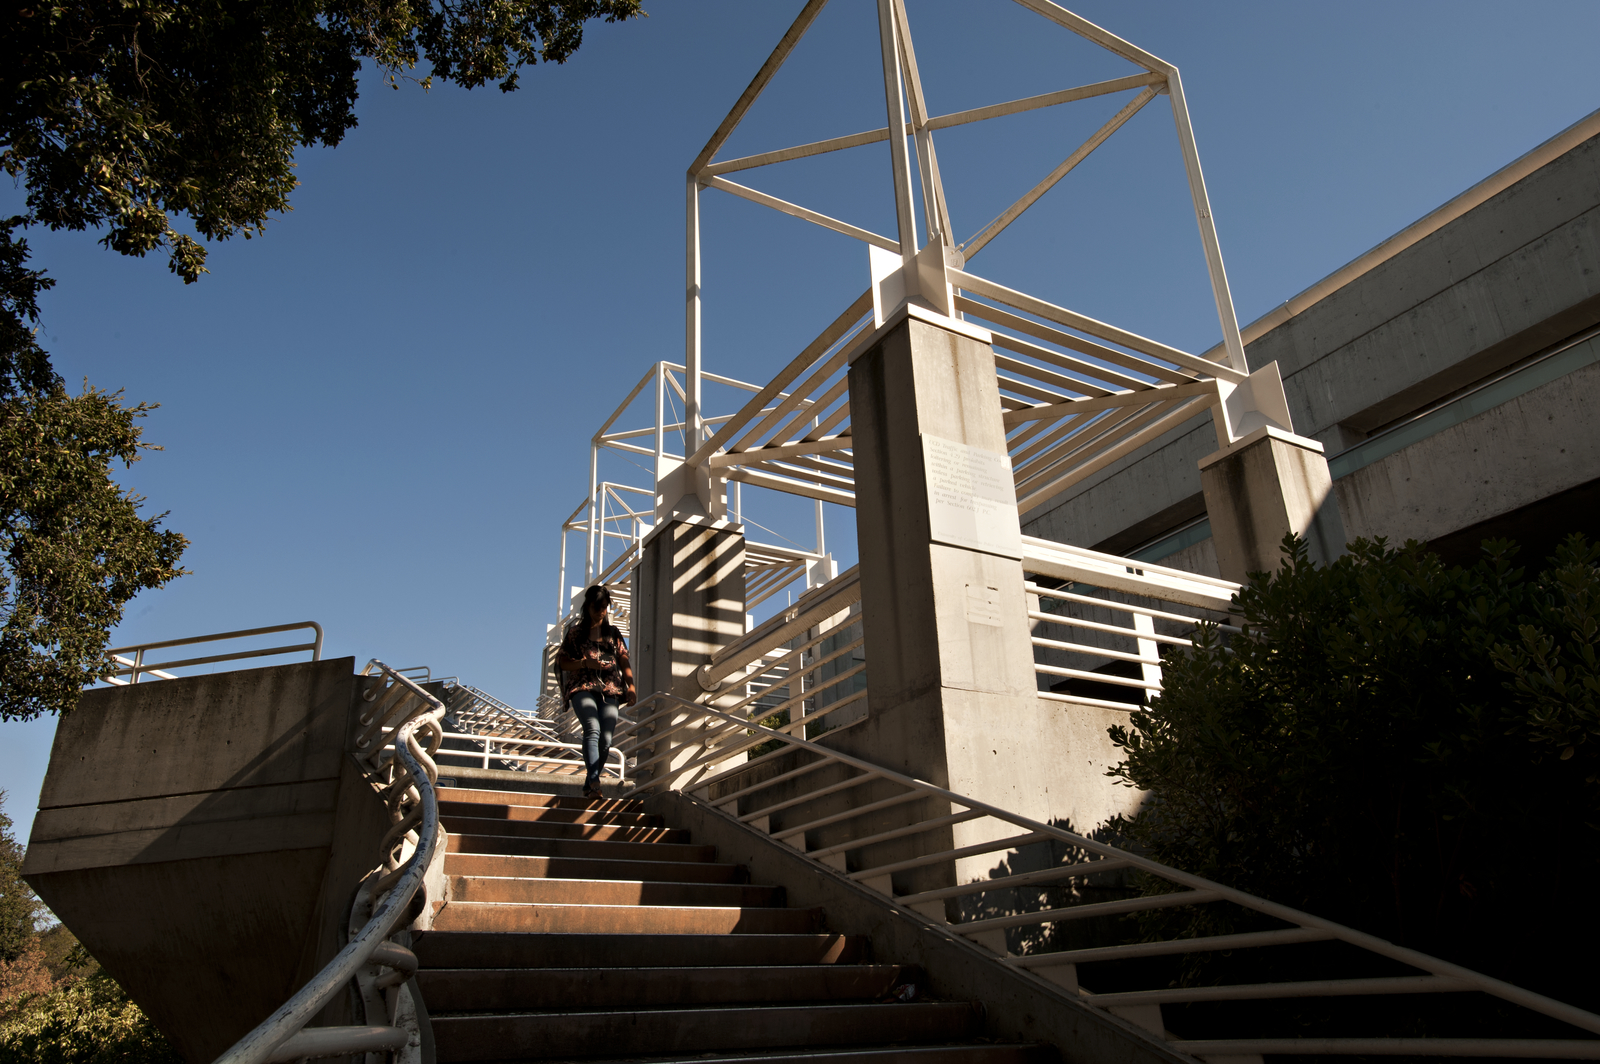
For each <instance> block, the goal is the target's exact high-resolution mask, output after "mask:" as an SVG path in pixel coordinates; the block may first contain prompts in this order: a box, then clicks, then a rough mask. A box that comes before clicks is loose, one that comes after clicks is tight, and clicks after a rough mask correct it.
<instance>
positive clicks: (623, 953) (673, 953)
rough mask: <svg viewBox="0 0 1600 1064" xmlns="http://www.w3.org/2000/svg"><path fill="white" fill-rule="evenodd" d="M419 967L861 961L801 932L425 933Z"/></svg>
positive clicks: (844, 944) (839, 942)
mask: <svg viewBox="0 0 1600 1064" xmlns="http://www.w3.org/2000/svg"><path fill="white" fill-rule="evenodd" d="M414 948H415V951H416V954H417V959H418V960H419V961H420V962H421V963H422V966H423V967H424V968H704V967H714V966H752V965H801V964H864V963H866V962H867V961H868V959H869V958H870V950H869V946H868V942H867V940H866V939H863V938H852V937H849V936H847V935H836V934H830V933H823V934H809V935H570V934H565V935H564V934H553V935H552V934H527V933H523V934H503V933H502V934H496V933H493V932H465V931H453V932H448V931H443V930H434V931H427V932H424V933H423V934H421V935H420V936H418V939H417V943H416V946H415V947H414Z"/></svg>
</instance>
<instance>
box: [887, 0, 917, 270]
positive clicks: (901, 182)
mask: <svg viewBox="0 0 1600 1064" xmlns="http://www.w3.org/2000/svg"><path fill="white" fill-rule="evenodd" d="M878 44H879V48H880V50H881V51H882V53H883V95H884V102H885V104H886V105H887V108H888V112H889V120H888V128H889V129H891V130H903V129H905V128H906V106H905V98H904V95H903V92H904V84H903V80H902V77H901V71H900V43H899V34H897V33H896V32H895V17H894V0H878ZM889 159H890V163H891V165H892V166H893V168H894V216H895V222H896V228H897V231H898V234H899V237H900V247H899V249H898V250H899V252H900V261H901V262H902V263H904V265H905V270H906V278H907V280H908V281H909V280H910V279H911V277H913V276H914V271H915V269H916V266H915V262H916V257H917V226H916V222H915V220H914V216H913V214H912V210H911V159H910V156H909V154H908V153H907V152H906V138H905V136H904V134H896V135H894V136H891V137H890V138H889Z"/></svg>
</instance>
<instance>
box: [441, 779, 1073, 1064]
mask: <svg viewBox="0 0 1600 1064" xmlns="http://www.w3.org/2000/svg"><path fill="white" fill-rule="evenodd" d="M547 789H548V790H549V791H557V790H565V791H569V792H570V791H575V790H576V788H574V787H570V786H568V787H558V786H555V785H550V786H549V787H548V788H547ZM642 804H643V803H641V802H637V801H617V800H612V799H586V798H580V797H574V796H566V795H563V794H558V793H527V792H521V791H484V790H465V789H455V788H443V789H441V791H440V803H439V808H440V814H441V817H442V820H443V823H444V826H445V829H446V830H447V831H448V832H449V836H450V841H449V852H448V854H447V856H446V858H445V872H446V874H447V875H448V876H449V877H450V879H451V891H452V894H451V901H450V902H449V903H448V904H447V905H445V906H444V908H443V909H442V910H440V912H439V913H438V916H437V919H436V921H435V924H434V929H433V930H432V931H429V932H427V933H425V934H423V935H421V936H420V937H419V940H418V943H417V947H416V952H417V954H418V957H419V958H420V960H421V963H422V970H421V971H420V972H419V973H418V975H417V981H418V986H419V988H420V989H421V992H422V999H423V1002H424V1004H425V1005H426V1007H427V1009H428V1011H429V1013H430V1015H431V1017H432V1023H433V1032H434V1041H435V1045H436V1047H437V1054H438V1060H439V1062H440V1064H453V1062H460V1061H485V1062H487V1061H509V1060H576V1059H583V1060H594V1061H603V1060H611V1059H624V1058H626V1059H632V1060H637V1059H639V1058H649V1059H653V1060H660V1061H669V1060H674V1059H681V1058H693V1059H695V1060H706V1059H708V1058H711V1057H715V1058H717V1059H719V1060H751V1061H755V1060H760V1061H802V1060H806V1061H834V1062H838V1064H889V1062H896V1064H898V1062H905V1064H1046V1062H1049V1061H1053V1060H1055V1059H1056V1057H1055V1053H1054V1051H1053V1050H1051V1049H1049V1048H1048V1047H1043V1046H1035V1045H1005V1044H994V1043H990V1042H987V1041H986V1040H984V1039H983V1037H982V1035H983V1031H984V1024H983V1013H982V1007H981V1006H980V1005H978V1004H977V1003H974V1002H966V1001H934V1000H928V998H927V992H926V989H925V988H922V986H921V983H922V979H921V977H920V976H919V974H918V973H917V972H916V971H915V970H914V969H911V968H908V967H905V966H902V965H895V964H876V963H872V958H871V956H870V943H869V942H867V941H865V940H863V939H860V938H855V937H850V936H845V935H839V934H833V933H830V932H829V931H828V930H827V917H826V914H825V913H824V912H823V911H822V910H820V909H791V908H786V907H785V904H784V891H783V888H782V887H778V886H762V885H756V884H751V883H749V882H748V879H749V875H748V873H747V872H746V871H745V869H744V868H743V867H741V866H739V865H734V864H727V863H719V862H718V861H717V854H716V850H715V847H712V846H703V845H696V844H695V843H694V842H693V840H691V839H690V838H689V833H688V832H687V831H684V830H681V829H677V828H673V827H669V826H667V825H665V824H663V823H662V822H661V818H660V817H658V816H652V815H648V814H646V813H644V812H642V811H641V807H642ZM903 999H908V1000H903Z"/></svg>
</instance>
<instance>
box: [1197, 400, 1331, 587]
mask: <svg viewBox="0 0 1600 1064" xmlns="http://www.w3.org/2000/svg"><path fill="white" fill-rule="evenodd" d="M1200 486H1201V489H1202V490H1203V491H1204V493H1205V500H1206V513H1207V514H1208V515H1210V518H1211V536H1212V542H1213V543H1214V544H1215V546H1216V550H1217V564H1218V566H1219V567H1220V569H1221V570H1222V575H1223V577H1225V578H1226V579H1229V580H1237V581H1240V582H1243V581H1244V580H1245V578H1246V576H1247V574H1249V573H1252V572H1272V571H1274V570H1276V569H1277V568H1278V566H1279V565H1280V564H1281V563H1282V560H1283V554H1282V551H1281V550H1280V546H1281V544H1282V541H1283V537H1284V536H1286V535H1288V534H1289V533H1290V532H1296V533H1299V534H1300V535H1302V536H1304V537H1305V538H1306V542H1307V544H1308V546H1309V547H1310V551H1311V557H1312V558H1313V559H1315V560H1317V561H1319V562H1323V563H1327V562H1330V561H1332V560H1333V559H1335V558H1337V557H1339V555H1341V554H1343V553H1344V522H1343V521H1342V520H1340V517H1339V504H1338V500H1337V499H1336V498H1335V497H1334V494H1333V478H1332V476H1330V475H1329V473H1328V460H1327V458H1326V457H1325V456H1324V454H1323V450H1322V444H1320V443H1318V442H1317V441H1316V440H1308V439H1306V438H1305V437H1303V436H1296V435H1294V434H1293V433H1289V432H1284V431H1283V430H1281V429H1277V428H1273V427H1271V426H1266V427H1263V428H1259V429H1256V430H1255V431H1254V432H1252V433H1250V434H1249V435H1247V436H1245V437H1244V438H1243V439H1240V440H1237V441H1235V442H1234V443H1232V444H1230V445H1229V446H1227V447H1224V448H1222V449H1221V450H1219V451H1217V452H1216V453H1214V454H1211V455H1208V456H1206V457H1205V458H1203V459H1201V460H1200Z"/></svg>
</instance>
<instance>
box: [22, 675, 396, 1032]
mask: <svg viewBox="0 0 1600 1064" xmlns="http://www.w3.org/2000/svg"><path fill="white" fill-rule="evenodd" d="M353 673H354V660H353V659H351V658H340V659H335V660H330V661H321V662H307V663H303V664H295V665H281V666H276V667H273V668H265V669H249V670H243V671H239V672H229V673H219V674H214V675H210V676H197V677H192V678H186V679H180V680H161V681H154V682H148V683H141V684H138V685H134V686H128V687H115V688H104V689H95V690H90V691H86V692H84V695H83V697H82V699H81V700H80V701H79V704H78V707H77V708H76V709H75V710H74V711H73V712H71V713H69V714H67V715H66V716H64V717H63V718H62V719H61V723H60V724H59V725H58V727H57V729H56V737H55V745H54V747H53V748H52V750H51V755H50V767H49V770H48V772H47V774H46V776H45V782H44V788H43V791H42V793H41V794H40V798H39V813H38V816H37V817H36V818H35V820H34V826H33V834H32V837H31V838H30V840H29V844H28V852H27V858H26V860H25V862H24V865H23V875H24V878H25V879H26V880H27V881H28V883H29V884H30V885H31V886H32V887H33V888H34V889H35V890H36V891H38V893H39V896H40V897H41V898H43V899H44V901H45V903H46V904H47V905H49V906H50V908H51V910H52V911H53V912H55V914H56V915H57V916H59V917H60V918H61V920H62V922H63V923H65V924H66V925H67V927H68V928H70V929H71V930H72V932H73V934H75V935H77V936H78V938H79V939H80V940H81V941H82V942H83V943H84V945H85V946H86V947H87V948H88V949H89V951H90V952H91V953H92V954H93V955H94V956H95V957H96V959H98V960H99V961H100V963H101V964H102V965H104V966H105V969H106V970H107V971H108V972H109V973H110V974H111V975H112V976H113V977H114V978H115V979H116V980H117V981H118V982H119V983H121V984H122V985H123V986H124V987H125V988H126V989H127V991H128V993H129V995H130V996H131V997H132V998H133V1000H134V1001H136V1002H137V1003H138V1004H139V1006H140V1007H141V1008H143V1009H144V1010H145V1012H146V1013H148V1014H149V1015H150V1017H151V1019H152V1020H153V1021H154V1022H155V1023H156V1025H157V1026H158V1027H159V1028H160V1029H161V1030H162V1032H163V1033H164V1034H166V1035H167V1037H168V1038H169V1039H171V1041H172V1042H173V1044H174V1045H176V1046H177V1047H178V1049H179V1050H180V1052H182V1053H183V1054H184V1056H185V1057H187V1058H188V1059H189V1060H190V1061H193V1062H195V1064H203V1062H206V1061H210V1060H212V1059H213V1058H215V1057H216V1056H217V1055H218V1054H220V1053H221V1052H222V1051H223V1050H225V1049H227V1048H228V1046H229V1045H231V1044H232V1043H233V1042H234V1041H235V1040H237V1039H238V1038H239V1037H240V1036H241V1035H243V1034H244V1033H245V1032H247V1031H248V1030H250V1028H252V1027H254V1026H255V1025H256V1024H257V1023H259V1022H260V1021H261V1020H262V1019H264V1018H265V1017H266V1016H267V1015H269V1014H270V1013H271V1012H272V1010H273V1009H275V1008H277V1007H278V1006H279V1005H281V1004H282V1003H283V1002H284V1001H285V1000H286V999H287V998H288V997H289V996H291V995H292V994H293V993H294V991H295V990H297V989H298V988H299V987H300V986H301V985H303V984H304V982H305V981H306V980H307V979H309V978H310V977H311V976H312V975H313V974H315V973H316V972H317V971H318V970H319V969H320V968H321V967H322V965H323V964H325V963H326V962H327V960H328V959H329V958H331V957H332V956H333V954H334V953H336V952H337V951H338V949H339V947H340V945H341V944H342V939H341V937H340V935H341V929H342V926H343V924H344V922H345V921H346V919H347V918H348V914H349V907H350V903H351V900H352V898H353V895H354V891H355V887H356V884H357V882H358V881H359V880H360V878H361V876H362V875H364V874H365V873H366V871H367V870H368V869H369V868H371V867H373V866H374V865H375V864H376V848H377V844H378V841H379V839H380V838H381V836H382V834H383V832H384V830H385V829H386V828H387V827H388V815H387V812H386V811H385V810H384V808H383V806H382V803H381V802H379V801H378V799H377V797H376V795H375V794H374V793H373V791H372V788H371V787H370V786H369V785H368V784H367V783H366V781H365V780H364V779H363V778H362V777H361V775H360V773H359V772H358V771H357V770H356V767H355V764H354V762H353V760H352V759H351V758H350V757H349V755H348V754H347V753H346V746H347V742H348V738H349V736H350V735H351V734H352V731H353V728H352V723H353V721H352V713H353V700H354V697H355V691H356V683H355V677H354V675H353ZM346 1011H347V1003H346V1002H345V1000H344V997H343V995H341V996H340V998H339V999H338V1000H336V1001H335V1002H334V1003H333V1004H332V1005H330V1006H329V1008H328V1009H327V1010H325V1012H324V1015H323V1016H321V1017H319V1020H318V1022H319V1023H348V1022H352V1021H351V1019H350V1018H349V1017H348V1016H347V1015H346Z"/></svg>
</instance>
